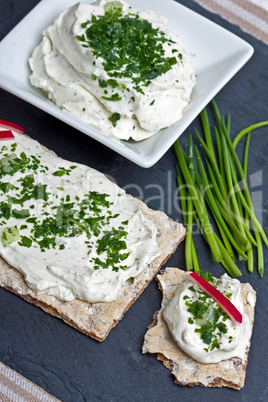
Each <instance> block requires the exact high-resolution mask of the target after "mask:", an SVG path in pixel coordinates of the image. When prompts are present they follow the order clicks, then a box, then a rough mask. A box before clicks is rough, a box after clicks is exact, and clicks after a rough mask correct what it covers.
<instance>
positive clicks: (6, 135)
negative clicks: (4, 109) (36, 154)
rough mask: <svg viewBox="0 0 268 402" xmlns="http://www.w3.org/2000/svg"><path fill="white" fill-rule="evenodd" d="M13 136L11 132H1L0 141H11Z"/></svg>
mask: <svg viewBox="0 0 268 402" xmlns="http://www.w3.org/2000/svg"><path fill="white" fill-rule="evenodd" d="M13 138H14V134H13V133H12V131H11V130H3V131H0V140H2V141H4V140H13Z"/></svg>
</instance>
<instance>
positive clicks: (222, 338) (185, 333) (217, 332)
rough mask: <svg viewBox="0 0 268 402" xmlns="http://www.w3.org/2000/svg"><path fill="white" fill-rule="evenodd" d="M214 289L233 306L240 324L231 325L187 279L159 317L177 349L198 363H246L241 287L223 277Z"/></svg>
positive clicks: (245, 321)
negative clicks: (233, 358) (240, 315)
mask: <svg viewBox="0 0 268 402" xmlns="http://www.w3.org/2000/svg"><path fill="white" fill-rule="evenodd" d="M214 286H215V287H216V288H217V289H218V290H219V291H220V292H221V293H223V294H224V295H225V296H226V297H228V298H229V300H230V301H231V302H232V303H233V304H234V305H235V307H236V308H237V309H238V310H239V311H240V313H241V314H242V316H243V320H242V324H238V323H235V322H234V321H232V320H231V319H230V318H229V317H228V316H227V314H226V313H224V312H223V311H222V309H221V308H220V307H219V305H218V304H217V303H216V302H215V301H214V300H213V299H212V298H211V297H209V296H208V295H206V294H205V293H204V292H203V291H202V290H201V289H200V288H199V287H198V286H197V285H195V284H193V282H192V281H191V280H190V279H189V280H187V281H185V282H183V283H182V284H181V285H180V286H179V287H178V289H177V290H176V292H175V294H174V297H173V299H172V300H171V301H170V303H169V304H168V305H167V306H166V307H165V309H164V312H163V317H164V319H165V321H166V322H167V324H168V327H169V329H170V331H171V333H172V335H173V337H174V339H175V341H176V342H177V343H178V345H179V346H180V348H181V349H182V350H183V351H184V352H186V353H187V354H188V355H190V356H191V357H193V358H194V359H195V360H197V361H199V362H201V363H218V362H220V361H222V360H226V359H229V358H232V357H237V358H240V359H241V360H242V361H243V362H244V361H246V356H247V354H246V353H247V347H249V339H250V334H251V331H250V323H249V319H248V317H247V315H246V314H243V302H242V300H241V283H240V282H239V281H238V280H237V279H232V278H230V277H229V276H228V275H227V274H224V275H223V276H222V277H221V278H220V279H219V280H216V283H214Z"/></svg>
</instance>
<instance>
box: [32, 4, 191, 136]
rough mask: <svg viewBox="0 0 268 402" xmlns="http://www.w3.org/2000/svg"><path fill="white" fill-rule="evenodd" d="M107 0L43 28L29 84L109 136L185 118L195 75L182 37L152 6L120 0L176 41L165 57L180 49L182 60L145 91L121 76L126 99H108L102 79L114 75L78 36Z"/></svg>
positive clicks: (145, 132) (79, 7) (146, 131)
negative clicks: (136, 6) (113, 118)
mask: <svg viewBox="0 0 268 402" xmlns="http://www.w3.org/2000/svg"><path fill="white" fill-rule="evenodd" d="M107 2H108V1H107V0H101V1H99V2H95V3H93V4H84V3H77V4H75V5H74V6H72V7H70V8H68V9H66V10H64V11H63V12H62V13H61V14H60V15H59V16H58V17H57V18H56V19H55V21H54V23H53V24H51V25H50V26H49V27H48V28H47V29H45V30H44V32H43V40H42V42H41V43H40V44H39V45H38V46H37V47H36V48H35V50H34V52H33V54H32V56H31V58H30V60H29V63H30V67H31V70H32V74H31V76H30V82H31V83H32V85H34V86H36V87H38V88H41V89H43V90H44V91H45V92H47V94H48V97H49V99H50V100H52V101H53V102H54V103H56V104H57V105H58V106H59V107H61V108H63V109H64V110H66V111H67V112H69V113H70V114H72V115H73V116H75V117H76V118H78V119H80V120H82V121H84V122H85V123H87V124H89V125H91V126H93V127H95V128H97V129H100V130H101V131H102V132H104V133H105V134H107V135H112V136H115V137H117V138H120V139H125V140H127V139H129V138H133V139H134V140H136V141H140V140H142V139H145V138H148V137H150V136H152V135H153V134H154V133H156V132H157V131H159V130H161V129H162V128H165V127H168V126H170V125H172V124H174V123H176V122H177V121H178V120H179V119H180V118H181V116H182V111H183V109H184V108H185V107H186V106H187V104H188V103H189V101H190V96H191V92H192V89H193V86H194V84H195V75H194V71H193V67H192V64H191V61H190V58H189V56H188V54H187V53H186V52H185V50H184V47H183V45H182V43H181V40H180V39H179V38H178V37H177V35H175V34H174V33H173V32H172V31H171V30H170V28H169V26H168V24H167V21H166V19H165V18H163V17H161V16H159V15H157V14H155V13H154V12H152V11H149V10H148V11H147V10H143V9H134V8H132V7H131V8H130V6H129V5H128V4H127V3H125V2H124V1H120V3H121V4H122V7H123V10H122V15H123V16H125V15H128V13H129V12H131V13H132V14H136V15H138V16H139V17H140V18H141V19H145V20H147V21H149V22H151V23H152V25H153V28H155V29H159V30H160V31H162V32H164V33H165V36H166V37H167V38H169V39H171V40H172V41H173V43H174V45H173V46H169V45H168V43H163V49H164V52H165V56H164V57H166V58H167V57H174V53H172V49H173V48H176V49H177V50H178V52H179V53H180V54H181V55H182V59H181V60H179V58H178V60H177V63H176V64H175V65H173V66H172V68H171V69H170V70H169V71H167V72H166V73H165V74H161V75H160V76H158V77H156V78H155V79H153V80H152V82H151V84H150V85H148V86H142V89H143V92H144V94H142V93H141V92H140V91H138V90H136V89H135V88H134V85H133V83H132V81H131V78H126V77H122V78H119V77H118V78H116V80H117V82H118V84H121V87H122V88H124V89H123V90H121V89H119V88H117V90H116V92H117V93H118V94H119V96H120V97H122V99H121V100H119V101H116V102H114V101H109V100H105V99H103V97H102V96H103V89H102V88H100V87H99V85H98V79H102V80H108V79H109V78H111V77H109V75H108V74H107V72H106V71H105V69H104V67H103V64H102V63H103V59H102V58H101V57H98V58H96V57H95V56H94V55H93V52H92V49H91V48H90V47H89V48H86V47H83V46H82V45H81V42H80V41H79V40H77V36H81V35H83V34H84V30H83V28H82V27H81V24H83V23H85V21H86V20H88V19H90V18H91V15H95V16H102V15H104V13H105V9H104V7H105V4H106V3H107ZM93 77H97V79H96V78H95V79H94V78H93ZM106 89H108V90H109V91H110V89H109V88H106ZM111 95H112V93H110V96H111ZM112 113H120V115H121V118H120V120H118V122H117V124H116V126H114V125H113V124H112V122H111V121H110V120H109V117H110V116H111V114H112Z"/></svg>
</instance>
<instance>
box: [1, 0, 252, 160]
mask: <svg viewBox="0 0 268 402" xmlns="http://www.w3.org/2000/svg"><path fill="white" fill-rule="evenodd" d="M84 1H85V2H86V0H84ZM91 2H92V1H89V3H91ZM128 2H129V3H130V4H131V5H132V6H133V7H140V8H147V9H151V10H153V11H155V12H156V13H158V14H162V15H164V16H165V17H166V18H167V19H168V20H169V25H170V26H171V28H172V29H173V31H174V32H175V33H177V35H178V36H180V38H181V39H182V42H183V43H184V46H185V49H186V50H187V51H188V53H189V55H190V57H191V59H192V63H193V66H194V71H195V74H196V85H195V87H194V90H193V93H192V98H191V102H190V104H189V105H188V106H187V108H186V109H185V110H184V113H183V117H182V119H181V120H180V121H179V122H178V123H177V124H175V125H174V126H172V127H169V128H167V129H164V130H162V131H160V132H158V133H157V134H155V135H154V136H152V137H151V138H149V139H146V140H143V141H141V142H134V141H119V140H117V139H112V138H109V137H107V136H105V135H104V134H102V133H101V132H98V131H97V130H95V129H93V128H91V127H89V126H88V125H86V124H84V123H83V122H81V121H78V120H77V119H75V118H73V117H72V116H70V115H69V114H68V113H67V112H65V111H63V110H61V109H59V108H58V107H57V106H55V105H54V104H53V103H51V102H50V101H48V100H47V98H46V96H45V94H44V93H42V92H41V91H40V90H38V89H36V88H34V87H33V86H32V85H31V84H30V82H29V75H30V68H29V63H28V59H29V57H30V56H31V54H32V52H33V49H34V48H35V47H36V46H37V44H38V43H39V42H40V41H41V39H42V31H43V29H44V28H46V27H47V26H48V25H50V24H51V23H52V22H53V20H54V19H55V18H56V17H57V15H58V14H59V13H60V12H61V11H62V10H64V9H65V8H67V7H69V6H71V5H73V4H75V3H76V1H74V0H57V1H55V0H42V1H41V2H40V3H39V4H38V5H37V6H36V7H35V8H34V9H33V10H32V11H31V12H30V13H29V14H28V15H27V16H26V17H25V18H24V19H23V20H22V21H21V22H20V23H19V24H18V25H17V26H16V27H15V28H14V29H13V30H12V31H11V32H10V33H9V34H8V35H7V36H6V37H5V38H4V39H3V40H2V42H1V43H0V60H1V64H0V86H1V87H2V88H4V89H6V90H7V91H9V92H11V93H13V94H14V95H17V96H19V97H20V98H22V99H24V100H26V101H28V102H30V103H32V104H33V105H35V106H37V107H39V108H40V109H42V110H44V111H46V112H47V113H50V114H51V115H53V116H55V117H57V118H58V119H61V120H62V121H64V122H65V123H67V124H69V125H71V126H72V127H75V128H76V129H78V130H80V131H82V132H83V133H85V134H87V135H89V136H91V137H92V138H95V139H96V140H97V141H99V142H101V143H103V144H104V145H106V146H108V147H110V148H111V149H113V150H114V151H116V152H118V153H119V154H121V155H123V156H125V157H126V158H128V159H130V160H131V161H132V162H134V163H136V164H138V165H140V166H142V167H150V166H152V165H154V164H155V163H156V162H157V161H158V160H159V159H160V158H161V157H162V156H163V155H164V153H165V152H166V151H167V150H168V149H169V148H170V147H171V145H172V144H173V143H174V142H175V140H176V139H177V138H178V137H179V136H180V135H181V134H182V133H183V132H184V130H185V129H186V128H187V127H188V126H189V124H190V123H191V122H192V121H193V120H194V118H195V117H196V116H197V115H198V114H199V113H200V111H201V110H202V109H203V108H204V107H205V106H206V105H207V104H208V103H209V101H210V100H211V99H212V98H213V97H214V96H215V95H216V93H217V92H219V91H220V90H221V88H222V87H223V86H224V85H225V84H226V83H227V82H228V81H229V80H230V79H231V78H232V77H233V76H234V74H236V73H237V71H238V70H239V69H240V68H241V67H242V66H243V65H244V64H245V63H246V62H247V61H248V59H249V58H250V57H251V56H252V54H253V48H252V46H250V45H249V44H248V43H247V42H245V41H244V40H242V39H240V38H239V37H237V36H235V35H233V34H232V33H230V32H228V31H227V30H225V29H223V28H222V27H220V26H218V25H216V24H215V23H213V22H211V21H209V20H208V19H206V18H204V17H202V16H200V15H199V14H197V13H195V12H193V11H191V10H190V9H188V8H186V7H184V6H182V5H180V4H179V3H177V2H175V1H173V0H146V1H145V0H129V1H128Z"/></svg>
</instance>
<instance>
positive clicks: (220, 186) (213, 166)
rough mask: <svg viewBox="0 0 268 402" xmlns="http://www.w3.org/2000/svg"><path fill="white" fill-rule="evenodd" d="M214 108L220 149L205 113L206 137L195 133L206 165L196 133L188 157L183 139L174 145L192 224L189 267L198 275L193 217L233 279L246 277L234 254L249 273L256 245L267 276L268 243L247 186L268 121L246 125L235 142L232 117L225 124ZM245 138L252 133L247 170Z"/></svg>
mask: <svg viewBox="0 0 268 402" xmlns="http://www.w3.org/2000/svg"><path fill="white" fill-rule="evenodd" d="M211 104H212V108H213V111H214V115H215V118H216V122H217V126H215V127H214V136H215V140H216V149H214V145H213V140H212V135H211V129H210V123H209V118H208V113H207V111H206V109H204V110H203V111H202V112H201V113H200V117H201V121H202V127H203V133H204V139H203V138H202V137H201V135H200V134H199V132H198V131H197V130H196V129H194V131H195V134H196V137H197V139H198V141H199V142H200V144H201V146H202V148H203V151H204V162H205V164H204V163H203V161H202V159H201V155H200V152H199V151H198V148H197V147H196V146H193V140H192V136H191V135H190V136H189V138H188V154H186V153H185V151H184V150H183V148H182V147H181V146H180V144H179V142H178V141H176V143H175V144H174V148H175V152H176V155H177V160H178V164H179V166H176V169H177V180H178V186H179V195H180V198H181V206H182V214H183V219H184V222H185V224H186V225H187V236H186V246H185V253H186V266H187V269H189V270H191V269H194V270H195V271H196V272H198V271H199V265H198V260H197V254H196V249H195V246H194V242H193V237H192V234H193V232H192V225H193V219H194V220H195V221H196V223H197V225H198V227H199V230H200V232H201V233H202V235H203V237H204V239H205V240H206V242H207V243H208V245H209V246H210V249H211V253H212V257H213V259H214V260H215V261H217V262H220V263H221V264H222V265H223V266H224V268H225V269H226V270H227V272H228V273H229V274H230V275H231V276H238V275H241V271H240V270H239V269H238V267H237V266H236V264H235V256H234V252H233V251H234V250H236V252H237V254H238V257H239V259H243V260H247V265H248V271H249V272H253V265H254V259H253V246H255V247H256V248H257V258H258V273H259V275H260V276H263V273H264V262H263V245H262V241H263V242H264V243H265V244H266V245H267V246H268V239H267V237H266V234H265V232H264V230H263V228H262V226H261V224H260V223H259V221H258V220H257V218H256V215H255V212H254V209H253V204H252V200H251V196H250V192H249V189H248V185H247V164H248V153H249V143H250V132H251V131H252V130H255V129H257V128H260V127H263V126H266V125H268V121H264V122H261V123H257V124H254V125H252V126H249V127H247V128H246V129H244V130H242V131H241V132H240V133H239V134H238V135H237V136H236V137H235V140H234V141H233V142H232V141H231V117H230V115H228V116H227V118H226V121H225V120H224V118H223V117H222V116H221V114H220V112H219V109H218V107H217V105H216V103H215V101H214V100H213V101H212V102H211ZM245 135H247V139H246V145H245V151H244V161H243V167H242V165H241V163H240V161H239V158H238V156H237V153H236V151H235V148H236V146H237V144H238V142H239V141H240V139H241V138H242V137H243V136H245ZM196 161H197V163H196ZM207 207H208V208H209V211H210V213H211V214H212V216H213V218H214V221H215V223H216V226H217V228H218V231H219V234H220V237H221V239H222V240H221V239H220V238H219V237H218V235H217V234H216V233H215V231H214V230H213V228H212V225H211V222H210V218H209V215H208V210H207ZM250 222H251V223H252V230H251V229H250ZM252 233H253V234H252Z"/></svg>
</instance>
